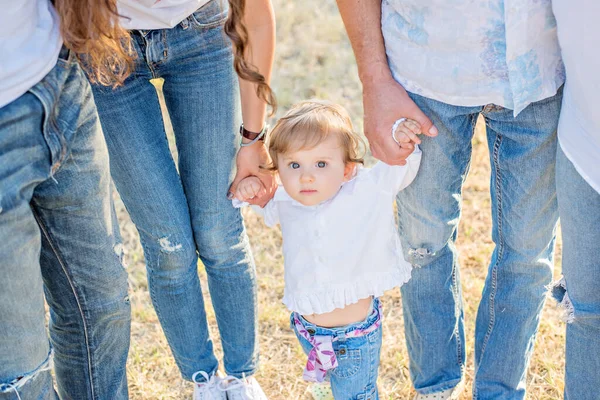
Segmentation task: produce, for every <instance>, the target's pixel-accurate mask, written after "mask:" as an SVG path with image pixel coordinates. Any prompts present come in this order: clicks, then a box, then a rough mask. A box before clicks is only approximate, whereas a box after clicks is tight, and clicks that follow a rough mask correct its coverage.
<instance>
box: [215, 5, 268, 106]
mask: <svg viewBox="0 0 600 400" xmlns="http://www.w3.org/2000/svg"><path fill="white" fill-rule="evenodd" d="M228 1H229V16H228V18H227V21H226V22H225V33H226V34H227V36H229V39H230V40H231V42H232V43H233V55H234V60H233V66H234V68H235V72H237V74H238V76H239V77H240V78H241V79H244V80H246V81H249V82H253V83H255V84H256V95H257V96H258V98H259V99H261V100H263V101H264V102H265V103H267V104H268V105H269V106H271V112H270V113H269V116H271V115H273V114H275V111H276V110H277V100H276V99H275V94H274V93H273V91H272V90H271V87H270V86H269V84H268V83H267V80H266V79H265V77H264V75H262V74H261V73H260V72H258V69H257V68H256V66H254V65H253V64H252V63H250V62H248V61H247V60H246V57H245V56H246V52H247V51H248V48H249V43H248V30H247V29H246V26H245V25H244V23H243V18H244V11H245V9H246V0H228Z"/></svg>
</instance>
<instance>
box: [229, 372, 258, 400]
mask: <svg viewBox="0 0 600 400" xmlns="http://www.w3.org/2000/svg"><path fill="white" fill-rule="evenodd" d="M219 388H220V389H221V390H222V391H223V392H226V393H227V399H228V400H268V399H267V395H266V394H265V392H263V390H262V389H261V387H260V385H259V384H258V382H257V381H256V379H254V377H253V376H251V377H248V378H246V377H243V378H242V379H239V378H236V377H235V376H227V377H225V378H223V379H222V380H221V383H220V384H219Z"/></svg>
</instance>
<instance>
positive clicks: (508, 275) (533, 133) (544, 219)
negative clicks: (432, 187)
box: [473, 93, 561, 399]
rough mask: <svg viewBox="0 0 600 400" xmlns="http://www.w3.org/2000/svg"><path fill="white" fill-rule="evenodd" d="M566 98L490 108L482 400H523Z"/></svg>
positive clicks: (478, 390)
mask: <svg viewBox="0 0 600 400" xmlns="http://www.w3.org/2000/svg"><path fill="white" fill-rule="evenodd" d="M560 101H561V94H560V93H559V94H557V95H555V96H553V97H551V98H548V99H545V100H542V101H539V102H536V103H533V104H530V105H529V106H528V107H527V108H526V109H525V110H523V111H521V113H519V115H518V116H517V117H514V116H513V111H512V110H508V109H504V108H502V107H497V106H486V108H485V109H484V111H483V115H484V117H485V120H486V125H487V131H488V146H489V151H490V161H491V165H492V176H491V185H490V187H491V197H492V225H493V226H492V238H493V240H494V242H495V244H496V247H495V249H494V252H493V254H492V259H491V262H490V266H489V270H488V275H487V279H486V282H485V287H484V290H483V295H482V300H481V303H480V305H479V310H478V314H477V321H476V327H475V381H474V384H473V397H474V398H476V399H497V398H503V399H522V398H523V397H524V396H525V377H526V372H527V367H528V365H529V360H530V358H531V353H532V351H533V345H534V343H535V336H536V333H537V329H538V327H539V318H540V313H541V311H542V308H543V305H544V300H545V298H546V286H547V285H548V284H549V283H550V280H551V278H552V255H553V248H554V237H555V226H556V221H557V217H558V214H557V208H556V191H555V183H554V179H555V178H554V171H555V167H554V165H555V157H556V126H557V122H558V114H559V110H560Z"/></svg>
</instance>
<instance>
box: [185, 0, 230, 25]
mask: <svg viewBox="0 0 600 400" xmlns="http://www.w3.org/2000/svg"><path fill="white" fill-rule="evenodd" d="M225 4H226V3H225V2H224V1H223V0H210V1H209V2H208V3H206V4H205V5H204V6H202V7H200V8H199V9H198V10H196V11H195V12H194V13H193V14H192V15H191V19H192V25H193V26H194V27H196V28H198V29H211V28H216V27H218V26H221V25H223V24H225V21H226V20H227V12H228V10H227V6H226V5H225Z"/></svg>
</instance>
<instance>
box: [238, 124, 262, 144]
mask: <svg viewBox="0 0 600 400" xmlns="http://www.w3.org/2000/svg"><path fill="white" fill-rule="evenodd" d="M267 130H268V127H267V125H265V127H264V128H263V129H262V130H261V131H260V132H258V133H257V132H251V131H249V130H248V129H246V128H244V124H242V125H240V135H242V137H243V138H246V139H248V140H250V142H248V143H243V142H242V144H241V146H242V147H245V146H250V145H251V144H254V143H256V142H258V141H259V140H260V141H264V140H265V135H266V134H267Z"/></svg>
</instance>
